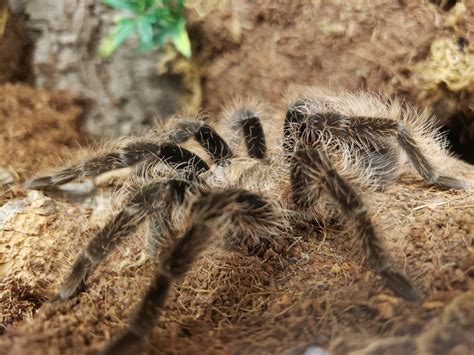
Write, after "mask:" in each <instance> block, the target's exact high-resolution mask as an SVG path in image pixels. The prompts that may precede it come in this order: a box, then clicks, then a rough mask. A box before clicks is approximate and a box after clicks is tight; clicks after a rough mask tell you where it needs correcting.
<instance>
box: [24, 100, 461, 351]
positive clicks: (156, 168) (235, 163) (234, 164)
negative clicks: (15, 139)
mask: <svg viewBox="0 0 474 355" xmlns="http://www.w3.org/2000/svg"><path fill="white" fill-rule="evenodd" d="M292 102H293V103H292V104H291V105H289V106H288V110H287V112H286V116H285V118H284V122H282V123H283V124H282V125H281V130H280V133H279V137H273V136H272V135H270V136H265V130H264V126H265V125H269V128H270V130H271V129H275V127H277V126H278V124H277V122H278V121H277V120H275V121H273V122H272V121H270V120H268V119H260V118H261V117H263V116H261V112H260V108H259V106H258V105H257V106H253V105H242V106H236V107H235V108H234V110H232V111H230V112H228V113H227V114H226V115H225V119H223V120H220V122H218V124H217V125H216V130H215V129H213V128H212V127H211V126H210V125H208V124H207V123H206V122H205V121H202V120H185V119H180V120H172V121H170V122H172V125H173V127H171V128H169V129H168V130H165V133H162V134H159V135H153V134H150V135H148V136H145V137H136V138H130V139H128V140H122V141H120V142H119V143H117V145H116V146H115V147H114V148H113V149H112V150H110V151H105V152H102V153H100V154H97V155H96V156H94V157H92V158H90V159H87V160H84V161H82V162H80V163H78V164H76V165H72V166H69V167H66V168H64V169H62V170H59V171H58V172H56V173H54V174H51V175H47V176H42V177H38V178H35V179H33V180H30V181H29V182H28V183H27V186H28V187H29V188H31V189H44V190H46V189H54V188H59V187H60V185H62V184H65V183H68V182H70V181H72V180H74V179H78V178H84V177H95V176H97V175H99V174H102V173H104V172H107V171H110V170H113V169H120V168H124V167H130V166H135V167H136V169H135V170H134V178H132V183H130V184H129V187H128V189H127V193H126V195H125V196H126V198H125V202H124V203H123V205H122V208H121V210H120V211H119V212H118V213H117V214H115V215H114V216H113V217H112V218H111V219H110V220H109V221H108V222H107V223H106V224H105V225H104V226H103V227H102V228H101V229H100V230H99V231H98V232H97V233H96V234H95V236H94V237H93V238H92V239H91V240H90V241H89V243H88V244H87V246H86V247H85V248H84V249H83V250H82V252H81V253H80V254H79V256H78V257H77V258H76V260H75V262H74V265H73V266H72V270H71V271H70V273H69V275H68V276H67V277H66V279H65V280H64V282H63V283H62V285H61V286H60V290H59V292H58V295H57V296H56V298H57V299H59V300H66V299H69V298H71V297H74V296H75V295H77V294H78V293H79V292H80V291H82V290H83V289H84V286H85V281H86V279H87V277H88V275H89V274H90V273H91V272H92V271H93V270H94V268H95V267H97V265H98V264H99V263H100V262H101V261H102V260H103V259H104V258H105V257H106V256H107V255H108V254H109V253H110V252H111V251H112V250H113V249H114V248H115V247H116V246H117V245H118V244H119V243H120V242H121V240H123V238H124V237H126V236H127V235H129V234H131V233H132V232H133V231H134V230H135V229H136V228H137V226H138V225H139V224H140V223H142V222H143V221H145V220H148V221H149V223H150V226H151V227H150V230H149V235H148V237H147V240H148V244H149V248H150V254H152V255H155V254H156V253H157V251H158V250H160V258H161V261H160V264H159V267H158V268H157V270H156V274H155V277H154V279H153V281H152V284H151V285H150V287H149V288H148V291H147V292H146V293H145V295H144V296H143V299H142V301H141V303H140V305H139V306H138V308H137V310H136V312H135V313H134V316H133V318H132V320H131V321H130V324H129V326H128V329H127V330H126V331H125V332H124V333H123V334H122V335H121V336H119V337H118V338H116V339H115V340H114V341H113V342H112V343H111V344H109V345H108V346H107V347H106V348H105V349H104V353H107V354H116V353H129V351H130V350H131V349H135V348H136V347H138V346H139V345H140V344H141V342H142V341H143V340H144V338H145V337H146V336H147V335H148V334H149V333H150V332H151V331H152V330H153V328H154V326H155V325H156V324H157V322H158V320H159V317H160V312H161V309H162V308H163V305H164V303H165V301H166V298H167V295H168V291H169V289H170V287H171V285H172V283H173V282H174V281H176V280H177V279H179V278H181V277H183V275H185V274H186V272H187V271H188V270H189V269H190V267H191V266H192V265H193V263H194V262H195V261H196V259H197V258H198V257H199V255H200V254H201V253H202V252H203V251H204V250H205V249H207V248H208V246H209V245H210V244H211V243H213V244H215V243H217V241H220V242H221V243H224V244H226V245H227V244H228V243H235V242H238V243H242V241H245V243H246V244H248V245H251V248H250V249H251V250H252V251H253V252H255V253H257V254H259V253H261V252H262V250H264V249H265V248H268V247H269V246H271V245H272V243H274V242H275V241H277V240H278V238H281V237H282V236H283V235H286V234H291V229H292V228H294V227H296V226H298V225H299V224H302V223H305V221H313V220H315V221H323V222H324V221H330V220H331V219H334V218H337V217H338V216H339V214H341V215H342V216H343V217H345V218H346V219H348V220H350V221H351V222H352V224H351V225H350V226H351V228H352V229H353V233H354V234H355V235H357V237H358V238H360V240H361V242H362V245H363V249H364V252H365V256H366V260H367V263H368V264H369V266H370V267H372V268H373V269H374V270H375V271H377V272H378V274H379V275H380V276H381V278H382V279H383V280H384V282H385V284H386V286H387V287H389V288H390V289H391V290H392V291H393V292H394V293H395V294H396V295H398V296H400V297H402V298H404V299H405V300H408V301H417V300H419V299H421V297H422V296H421V294H420V292H419V291H418V290H417V289H416V287H415V286H414V285H413V284H412V282H411V281H410V279H409V278H408V277H407V276H405V275H404V274H403V273H402V272H400V271H398V270H397V268H396V267H395V266H394V265H393V263H392V261H391V259H390V256H389V253H388V252H387V251H386V250H385V248H384V247H383V243H382V240H381V238H380V236H379V235H378V233H377V231H376V230H375V228H374V226H373V224H372V222H371V218H370V213H369V211H368V209H367V207H366V206H365V204H364V201H363V199H362V197H361V195H360V193H359V191H362V190H367V189H377V190H381V189H383V188H384V187H385V186H387V184H389V183H391V182H393V181H394V180H396V179H397V177H398V175H399V170H400V165H401V161H402V159H401V157H402V153H404V155H405V156H406V157H408V160H409V161H410V162H411V164H412V165H413V167H414V168H415V169H416V171H417V172H418V173H419V174H420V175H421V177H422V178H423V179H424V180H425V181H426V182H427V183H430V184H433V185H436V186H438V187H440V188H453V189H464V188H466V187H467V185H466V184H465V183H464V182H462V181H460V180H458V179H456V178H452V177H448V176H445V175H440V174H439V173H438V170H437V168H436V162H435V160H434V158H436V157H444V156H446V152H445V149H444V147H443V141H442V139H441V138H440V136H439V134H438V133H437V131H436V130H435V129H434V128H433V127H432V125H431V124H430V123H429V117H428V116H426V115H425V114H420V113H418V112H416V111H415V110H414V109H411V108H409V107H407V106H405V105H401V104H399V103H398V102H397V101H388V100H385V99H382V98H380V97H378V96H376V95H373V94H368V93H358V94H340V95H332V94H321V93H314V92H313V93H311V94H308V95H306V96H303V97H302V98H299V99H298V100H294V101H292ZM282 116H283V114H282ZM218 130H220V131H221V133H224V134H223V135H224V136H228V141H227V142H228V143H227V142H226V140H225V139H224V138H223V137H222V136H221V135H219V134H218V133H217V131H218ZM269 138H270V139H269ZM193 140H194V142H195V143H196V142H197V143H198V144H199V146H200V149H203V150H204V151H205V152H206V153H207V154H206V155H207V156H209V158H207V159H203V158H201V157H200V156H198V155H197V154H195V153H193V152H191V151H190V150H188V149H186V148H184V145H186V144H190V142H192V141H193ZM178 144H181V146H180V145H178ZM428 153H429V154H430V155H431V156H432V157H433V159H428V158H427V154H428ZM201 155H202V154H201Z"/></svg>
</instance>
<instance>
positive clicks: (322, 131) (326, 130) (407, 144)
mask: <svg viewBox="0 0 474 355" xmlns="http://www.w3.org/2000/svg"><path fill="white" fill-rule="evenodd" d="M300 135H301V136H302V138H303V139H304V140H306V141H307V142H311V141H312V142H318V141H319V142H321V140H328V139H331V138H338V139H341V140H346V141H347V140H349V141H350V140H352V141H360V140H362V141H365V142H366V145H367V146H370V145H374V144H377V141H380V139H382V138H391V137H395V138H396V140H397V142H398V144H399V145H400V147H401V148H402V149H403V150H404V151H405V153H406V154H407V156H408V158H409V159H410V161H411V163H412V164H413V166H414V167H415V169H416V170H417V171H418V173H419V174H420V175H421V177H422V178H423V179H424V180H425V181H426V182H428V183H430V184H434V185H437V186H439V187H442V188H452V189H465V188H467V187H468V185H467V184H466V183H465V182H463V181H461V180H458V179H456V178H452V177H449V176H445V175H440V174H438V172H437V171H436V168H435V167H434V166H433V164H431V163H430V161H429V160H428V158H427V157H426V155H425V154H423V152H422V150H421V148H420V146H419V145H418V144H417V142H416V140H415V138H414V136H413V134H412V133H411V132H410V130H409V128H408V127H407V126H406V125H405V124H404V123H403V122H401V121H394V120H392V119H388V118H381V117H349V116H345V115H343V114H340V113H336V112H327V113H321V114H317V115H312V116H309V117H307V118H306V121H305V123H304V124H302V125H301V127H300Z"/></svg>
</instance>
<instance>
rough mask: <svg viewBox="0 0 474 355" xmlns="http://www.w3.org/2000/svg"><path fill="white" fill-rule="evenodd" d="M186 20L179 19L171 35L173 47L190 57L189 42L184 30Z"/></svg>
mask: <svg viewBox="0 0 474 355" xmlns="http://www.w3.org/2000/svg"><path fill="white" fill-rule="evenodd" d="M185 26H186V21H184V19H182V18H181V19H180V20H179V21H178V23H177V24H176V27H175V29H174V31H173V34H172V36H171V42H173V44H174V46H175V48H176V49H177V50H178V52H180V53H181V54H182V55H184V56H185V57H186V58H191V42H190V41H189V37H188V33H187V32H186V27H185Z"/></svg>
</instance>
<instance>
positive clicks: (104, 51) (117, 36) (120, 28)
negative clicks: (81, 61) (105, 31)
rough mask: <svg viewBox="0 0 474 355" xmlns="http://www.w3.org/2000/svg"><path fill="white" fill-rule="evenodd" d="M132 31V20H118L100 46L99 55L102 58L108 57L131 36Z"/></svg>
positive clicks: (133, 25)
mask: <svg viewBox="0 0 474 355" xmlns="http://www.w3.org/2000/svg"><path fill="white" fill-rule="evenodd" d="M125 20H128V21H125ZM134 29H135V21H133V19H122V20H120V21H119V23H118V24H117V25H116V26H115V28H114V29H113V31H112V32H111V33H110V34H109V35H108V36H107V37H106V38H105V39H104V40H103V41H102V43H101V44H100V47H99V55H100V56H101V57H103V58H105V57H108V56H110V55H111V54H112V53H113V52H115V50H116V49H117V47H118V46H120V45H121V44H122V42H123V41H125V39H126V38H127V37H128V36H130V35H131V34H132V32H133V30H134Z"/></svg>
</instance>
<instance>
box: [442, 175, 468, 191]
mask: <svg viewBox="0 0 474 355" xmlns="http://www.w3.org/2000/svg"><path fill="white" fill-rule="evenodd" d="M433 183H434V184H435V185H436V186H439V187H442V188H445V189H455V190H469V189H470V188H471V186H470V184H469V183H468V182H467V181H462V180H459V179H456V178H452V177H450V176H443V175H441V176H438V178H437V179H436V181H434V182H433Z"/></svg>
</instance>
